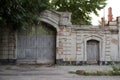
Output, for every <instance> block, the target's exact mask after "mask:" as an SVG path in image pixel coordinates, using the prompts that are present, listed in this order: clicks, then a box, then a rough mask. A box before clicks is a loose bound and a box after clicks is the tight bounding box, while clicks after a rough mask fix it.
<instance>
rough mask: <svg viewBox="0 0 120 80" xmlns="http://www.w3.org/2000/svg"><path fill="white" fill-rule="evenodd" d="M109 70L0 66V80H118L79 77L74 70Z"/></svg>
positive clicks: (114, 78) (69, 67)
mask: <svg viewBox="0 0 120 80" xmlns="http://www.w3.org/2000/svg"><path fill="white" fill-rule="evenodd" d="M79 69H82V70H89V71H93V70H94V71H95V70H111V69H112V68H111V66H93V65H92V66H39V65H18V66H15V65H14V66H13V65H12V66H11V65H0V80H120V76H79V75H76V74H70V73H68V72H69V71H75V70H79Z"/></svg>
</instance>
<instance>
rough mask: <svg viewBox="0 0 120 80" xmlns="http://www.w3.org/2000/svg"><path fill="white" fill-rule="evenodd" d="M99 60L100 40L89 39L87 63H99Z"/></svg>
mask: <svg viewBox="0 0 120 80" xmlns="http://www.w3.org/2000/svg"><path fill="white" fill-rule="evenodd" d="M98 62H99V41H96V40H89V41H87V64H98Z"/></svg>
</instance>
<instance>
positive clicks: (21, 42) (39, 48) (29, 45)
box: [17, 23, 56, 64]
mask: <svg viewBox="0 0 120 80" xmlns="http://www.w3.org/2000/svg"><path fill="white" fill-rule="evenodd" d="M55 43H56V31H55V29H53V28H52V26H50V25H48V24H46V23H42V24H39V25H38V26H33V27H29V28H28V29H27V30H22V31H21V32H19V33H18V37H17V54H18V55H17V58H18V62H20V63H25V62H26V63H41V64H54V62H55V47H56V45H55Z"/></svg>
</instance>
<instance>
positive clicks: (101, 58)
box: [0, 10, 120, 65]
mask: <svg viewBox="0 0 120 80" xmlns="http://www.w3.org/2000/svg"><path fill="white" fill-rule="evenodd" d="M39 20H40V21H41V22H42V23H38V25H33V26H31V27H29V29H27V30H22V31H20V32H12V33H11V32H9V31H6V32H9V33H11V34H9V33H4V32H5V31H3V32H2V30H1V35H2V37H1V39H0V49H1V50H0V62H1V63H2V62H8V63H18V64H20V63H25V64H31V63H32V64H59V65H82V64H100V65H101V64H110V63H114V62H115V63H119V62H120V17H118V18H117V20H116V21H109V25H108V26H91V25H72V24H71V22H70V21H71V13H69V12H56V11H52V10H46V11H44V12H43V13H42V14H41V16H40V18H39Z"/></svg>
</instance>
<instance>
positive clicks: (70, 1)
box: [50, 0, 106, 24]
mask: <svg viewBox="0 0 120 80" xmlns="http://www.w3.org/2000/svg"><path fill="white" fill-rule="evenodd" d="M50 1H51V7H52V8H53V9H55V10H58V11H67V12H72V23H73V24H91V17H90V13H92V12H93V13H95V14H96V15H98V13H97V11H98V10H101V9H103V8H104V7H105V5H106V0H50Z"/></svg>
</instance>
